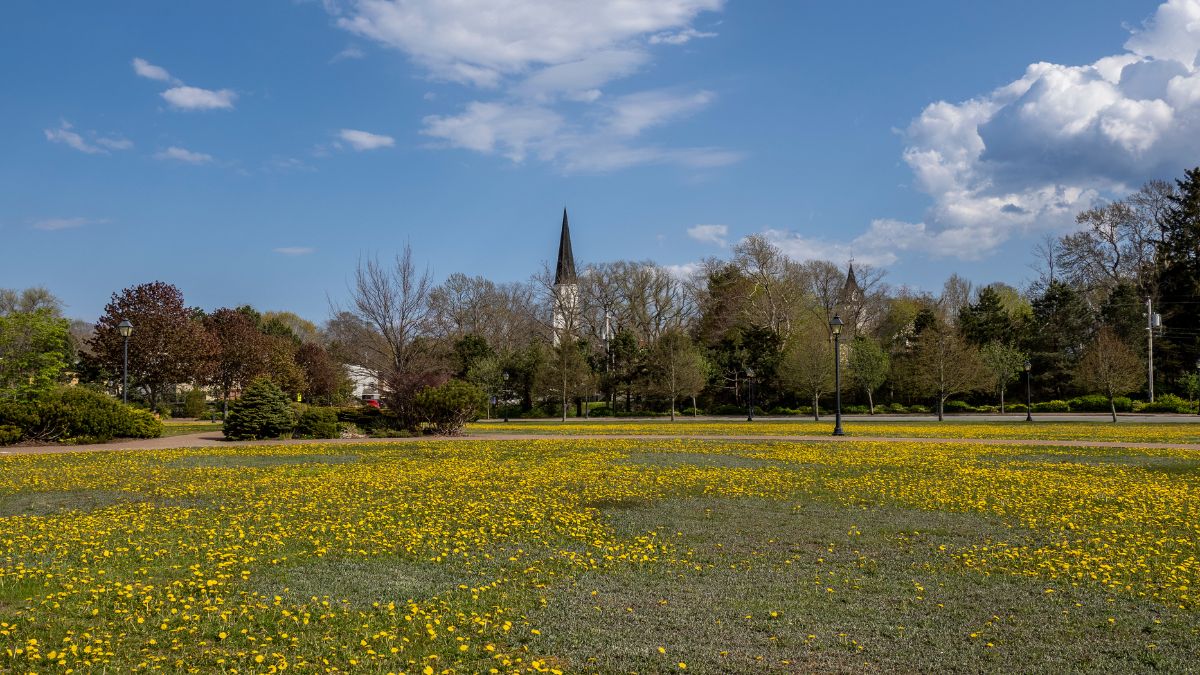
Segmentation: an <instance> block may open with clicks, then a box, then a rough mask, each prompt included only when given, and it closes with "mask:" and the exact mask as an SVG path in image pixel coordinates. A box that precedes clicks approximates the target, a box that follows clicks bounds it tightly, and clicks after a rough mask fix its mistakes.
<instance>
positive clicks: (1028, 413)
mask: <svg viewBox="0 0 1200 675" xmlns="http://www.w3.org/2000/svg"><path fill="white" fill-rule="evenodd" d="M1031 370H1033V364H1032V363H1030V362H1029V361H1026V362H1025V421H1026V422H1032V421H1033V397H1032V396H1031V395H1030V388H1029V371H1031Z"/></svg>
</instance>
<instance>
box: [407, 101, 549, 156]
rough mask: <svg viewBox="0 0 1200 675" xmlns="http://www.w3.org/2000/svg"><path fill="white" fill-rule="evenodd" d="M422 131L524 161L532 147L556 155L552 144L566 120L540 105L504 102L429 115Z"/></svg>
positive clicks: (474, 103)
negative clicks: (455, 112) (448, 113)
mask: <svg viewBox="0 0 1200 675" xmlns="http://www.w3.org/2000/svg"><path fill="white" fill-rule="evenodd" d="M424 122H425V128H424V129H423V130H422V132H421V133H423V134H425V135H427V136H431V137H433V138H439V139H442V140H444V141H446V142H447V143H448V144H449V145H451V146H453V147H456V148H465V149H467V150H474V151H476V152H482V153H486V154H491V153H494V152H499V153H500V154H502V155H504V156H505V157H507V158H509V159H511V160H512V161H514V162H521V161H524V159H525V156H526V153H527V152H529V150H530V148H537V149H538V151H539V152H542V153H548V155H546V158H547V159H549V158H551V157H552V156H553V154H554V152H555V151H554V150H553V148H552V147H551V146H552V145H553V141H554V139H555V137H556V134H557V133H558V131H559V129H561V128H562V127H563V124H564V122H563V119H562V117H561V116H559V115H558V114H557V113H555V112H554V111H552V110H549V109H547V108H542V107H538V106H517V105H508V104H504V103H480V102H478V101H474V102H472V103H469V104H467V109H466V110H465V111H464V112H463V113H462V114H461V115H454V116H444V117H443V116H438V115H430V116H428V117H426V118H425V120H424Z"/></svg>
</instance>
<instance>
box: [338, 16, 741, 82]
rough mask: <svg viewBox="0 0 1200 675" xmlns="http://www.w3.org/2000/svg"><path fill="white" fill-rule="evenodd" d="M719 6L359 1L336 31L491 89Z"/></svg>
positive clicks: (678, 25) (682, 23)
mask: <svg viewBox="0 0 1200 675" xmlns="http://www.w3.org/2000/svg"><path fill="white" fill-rule="evenodd" d="M722 4H723V0H658V1H657V2H624V1H620V0H596V1H595V2H559V1H558V0H506V1H505V2H500V3H496V2H493V1H492V0H461V1H459V2H441V1H439V0H356V1H351V2H347V3H344V4H343V5H340V6H338V10H337V11H338V13H339V14H340V16H338V18H337V24H338V25H339V26H340V27H342V28H344V29H345V30H348V31H350V32H352V33H355V34H357V35H361V36H363V37H365V38H369V39H371V40H375V41H376V42H379V43H380V44H383V45H386V46H388V47H392V48H395V49H400V50H402V51H404V52H405V53H407V54H409V55H410V56H411V57H412V58H413V59H414V60H416V61H417V62H418V63H420V64H422V65H423V66H425V67H426V68H428V69H429V70H430V71H431V72H432V73H433V74H434V75H435V76H436V77H440V78H443V79H447V80H452V81H457V82H463V83H468V84H472V85H476V86H496V85H498V84H499V83H500V82H501V80H502V79H503V78H505V77H507V76H511V75H516V74H522V73H525V72H527V71H528V70H530V69H532V68H536V67H542V66H553V65H558V64H564V63H571V62H573V61H579V60H582V59H584V58H586V57H587V56H589V55H591V54H595V53H597V52H602V51H604V50H606V49H609V48H611V47H613V46H614V45H621V44H625V43H628V42H630V41H631V40H633V39H634V38H636V37H638V36H640V35H644V34H647V33H652V34H653V33H659V32H662V31H667V30H682V29H684V28H686V27H688V24H690V22H691V21H692V20H693V19H694V18H695V17H696V15H698V14H700V13H701V12H703V11H710V10H717V9H720V8H721V5H722Z"/></svg>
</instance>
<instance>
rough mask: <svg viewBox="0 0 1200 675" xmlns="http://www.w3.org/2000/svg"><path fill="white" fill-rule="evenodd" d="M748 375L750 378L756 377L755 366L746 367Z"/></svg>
mask: <svg viewBox="0 0 1200 675" xmlns="http://www.w3.org/2000/svg"><path fill="white" fill-rule="evenodd" d="M746 377H748V378H750V379H754V369H753V368H747V369H746Z"/></svg>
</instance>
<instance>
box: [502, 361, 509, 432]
mask: <svg viewBox="0 0 1200 675" xmlns="http://www.w3.org/2000/svg"><path fill="white" fill-rule="evenodd" d="M501 377H503V378H504V421H505V422H506V423H507V422H508V371H507V370H506V371H504V375H502V376H501Z"/></svg>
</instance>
